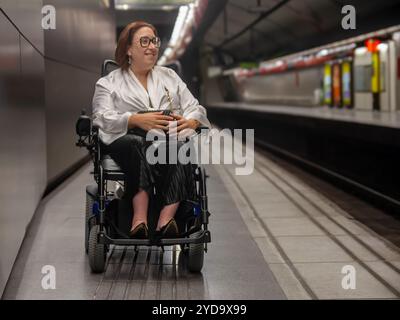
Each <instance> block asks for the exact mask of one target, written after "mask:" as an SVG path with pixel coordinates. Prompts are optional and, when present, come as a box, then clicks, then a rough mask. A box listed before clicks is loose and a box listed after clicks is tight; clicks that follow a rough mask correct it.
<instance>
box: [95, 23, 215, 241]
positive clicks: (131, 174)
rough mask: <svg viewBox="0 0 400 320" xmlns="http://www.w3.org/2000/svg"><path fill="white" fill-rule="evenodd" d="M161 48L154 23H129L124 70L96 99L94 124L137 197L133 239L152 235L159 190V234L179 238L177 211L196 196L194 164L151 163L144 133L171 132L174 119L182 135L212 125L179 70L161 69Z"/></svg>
mask: <svg viewBox="0 0 400 320" xmlns="http://www.w3.org/2000/svg"><path fill="white" fill-rule="evenodd" d="M159 47H160V38H159V37H158V36H157V31H156V29H155V27H154V26H153V25H151V24H148V23H146V22H143V21H137V22H133V23H130V24H129V25H127V26H126V27H125V29H124V30H123V31H122V33H121V35H120V37H119V40H118V44H117V48H116V52H115V59H116V62H117V63H118V65H119V68H118V69H116V70H114V71H112V72H110V73H109V74H108V75H107V76H105V77H103V78H101V79H100V80H99V81H98V82H97V83H96V88H95V93H94V97H93V119H94V120H93V123H94V125H96V126H98V128H99V137H100V140H101V142H102V150H103V152H105V153H107V154H109V155H110V156H111V157H112V158H113V159H114V161H115V162H117V164H118V165H119V166H120V167H121V169H122V170H123V171H124V173H125V174H126V176H127V181H126V191H125V196H128V197H132V206H133V219H132V227H131V231H130V236H131V237H132V238H140V239H143V238H148V235H149V232H148V226H147V221H148V219H147V218H148V217H147V214H148V209H149V197H150V194H151V192H152V190H153V188H155V189H156V194H157V196H158V199H157V200H158V203H159V204H160V207H161V210H160V214H159V219H158V223H157V227H156V235H157V236H160V237H163V238H173V237H176V236H177V235H178V227H177V223H176V221H175V220H174V216H175V213H176V212H177V209H178V207H179V204H180V202H181V201H183V200H186V199H192V198H193V197H194V196H195V183H194V179H193V172H192V168H191V164H190V163H189V164H181V163H179V161H178V162H177V164H163V165H162V164H156V165H150V164H149V163H148V161H147V160H146V148H147V147H148V142H146V139H145V137H144V136H143V134H142V135H141V134H139V133H140V132H144V133H145V132H147V131H149V130H151V129H158V130H163V131H165V132H168V130H169V128H170V126H171V123H172V121H175V125H176V126H177V132H178V134H182V133H184V131H185V129H186V131H187V129H193V130H195V129H196V128H197V127H199V126H200V125H201V126H205V127H211V126H210V122H209V121H208V119H207V114H206V110H205V108H204V107H203V106H201V105H199V103H198V101H197V100H196V99H195V98H194V97H193V95H192V94H191V93H190V91H189V90H188V88H187V86H186V84H185V83H184V82H183V81H182V80H181V79H180V77H179V76H178V75H177V74H176V73H175V71H173V70H172V69H170V68H166V67H162V66H157V65H156V62H157V59H158V53H159ZM165 110H169V111H170V113H166V112H164V111H165ZM144 111H145V112H144ZM148 111H154V112H148Z"/></svg>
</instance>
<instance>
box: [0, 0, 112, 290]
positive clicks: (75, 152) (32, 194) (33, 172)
mask: <svg viewBox="0 0 400 320" xmlns="http://www.w3.org/2000/svg"><path fill="white" fill-rule="evenodd" d="M107 3H111V5H112V1H100V0H87V1H75V0H74V1H62V0H59V1H58V0H57V1H46V0H43V1H39V0H12V1H11V0H3V1H2V2H1V9H2V12H0V136H1V139H0V148H1V150H2V152H1V153H0V178H1V180H2V184H1V186H0V201H1V207H0V252H2V257H1V259H0V293H1V292H2V291H3V289H4V287H5V285H6V282H7V279H8V277H9V275H10V272H11V269H12V265H13V263H14V261H15V258H16V256H17V254H18V250H19V248H20V245H21V243H22V240H23V238H24V236H25V232H26V228H27V226H28V224H29V222H30V220H31V219H32V216H33V214H34V212H35V209H36V207H37V206H38V204H39V202H40V199H41V197H42V195H43V192H44V191H45V189H46V186H47V185H48V184H49V183H51V182H53V181H54V180H55V179H57V178H58V177H60V176H62V175H63V173H65V172H66V170H68V169H69V168H70V167H71V166H73V165H74V164H76V163H78V162H79V161H80V160H81V159H82V158H83V157H84V155H85V154H86V153H85V151H84V150H79V149H78V148H77V147H76V146H75V141H76V136H75V121H76V119H77V117H78V116H79V114H80V111H81V109H82V108H86V109H88V111H90V110H91V100H92V96H93V92H94V85H95V82H96V81H97V80H98V78H99V77H100V67H101V63H102V61H103V60H104V59H106V58H110V57H112V56H113V53H114V50H115V44H116V39H115V38H116V36H115V34H116V27H115V19H114V17H115V13H114V10H113V9H110V8H108V7H107V6H106V4H107ZM47 4H50V5H53V6H54V7H55V9H56V29H54V30H52V29H48V30H43V28H42V18H43V16H44V15H43V14H42V8H43V6H44V5H47ZM82 205H83V204H82ZM38 285H40V284H38Z"/></svg>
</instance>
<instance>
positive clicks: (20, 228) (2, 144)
mask: <svg viewBox="0 0 400 320" xmlns="http://www.w3.org/2000/svg"><path fill="white" fill-rule="evenodd" d="M37 4H38V3H37ZM40 7H41V5H39V4H38V6H37V9H38V10H40ZM30 8H32V7H30ZM11 12H13V11H12V10H11ZM39 12H40V11H39ZM25 18H26V17H25ZM22 20H24V17H22V16H18V17H17V20H16V21H13V23H14V24H15V25H17V27H18V22H19V21H22ZM32 21H34V20H32ZM21 29H23V28H21ZM32 29H33V28H32ZM40 33H41V31H40V28H38V29H37V30H36V31H34V30H30V32H29V36H32V38H33V39H34V40H35V41H37V43H40V41H41V39H40ZM28 39H29V38H28ZM29 41H31V40H30V39H29ZM0 43H1V45H0V70H1V72H0V137H1V139H0V148H1V150H2V151H1V155H0V179H1V181H2V183H1V185H0V202H1V207H0V252H2V256H1V259H0V292H2V290H3V288H4V286H5V284H6V282H7V279H8V276H9V273H10V271H11V268H12V265H13V263H14V260H15V257H16V255H17V254H18V250H19V247H20V245H21V243H22V240H23V237H24V235H25V230H26V227H27V225H28V223H29V221H30V220H31V218H32V215H33V213H34V211H35V209H36V206H37V204H38V203H39V201H40V198H41V196H42V193H43V191H44V190H45V187H46V136H45V105H44V59H43V56H42V54H41V53H40V52H38V51H37V50H36V49H35V48H34V47H33V46H32V45H31V44H30V43H29V42H28V41H27V40H26V39H25V38H23V37H22V36H21V35H20V33H19V32H18V30H17V29H16V27H15V26H14V25H13V24H12V23H11V22H10V21H9V20H8V19H7V18H6V16H5V15H4V14H3V13H0Z"/></svg>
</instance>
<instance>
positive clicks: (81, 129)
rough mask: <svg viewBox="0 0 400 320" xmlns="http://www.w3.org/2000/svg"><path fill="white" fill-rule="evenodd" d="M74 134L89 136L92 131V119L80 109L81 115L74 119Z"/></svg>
mask: <svg viewBox="0 0 400 320" xmlns="http://www.w3.org/2000/svg"><path fill="white" fill-rule="evenodd" d="M75 130H76V134H77V135H78V136H80V137H87V136H90V134H91V132H92V119H90V117H89V116H88V115H86V112H85V110H82V113H81V115H80V116H79V118H78V120H77V121H76V125H75Z"/></svg>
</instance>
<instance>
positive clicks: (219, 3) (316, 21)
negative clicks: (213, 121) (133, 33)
mask: <svg viewBox="0 0 400 320" xmlns="http://www.w3.org/2000/svg"><path fill="white" fill-rule="evenodd" d="M115 1H116V5H117V3H118V2H119V3H122V4H123V3H129V5H130V6H131V7H130V8H129V9H128V10H117V13H116V14H117V26H118V29H119V30H121V29H122V28H123V26H125V25H126V24H128V23H129V22H131V21H135V20H139V19H140V20H145V21H148V22H150V23H152V24H154V25H155V26H156V28H157V29H158V31H159V34H160V37H161V39H162V41H163V44H164V46H165V45H166V44H167V43H168V40H169V37H170V36H171V33H172V30H173V27H174V23H175V20H176V17H177V15H178V10H179V5H181V4H184V3H188V2H192V1H185V0H175V1H174V0H172V1H171V0H150V1H141V0H115ZM135 2H136V3H139V4H140V3H142V4H143V3H147V5H145V6H143V5H141V6H140V5H137V4H136V7H135ZM208 3H209V7H210V9H208V10H210V11H212V10H214V11H217V12H213V15H212V16H213V19H210V18H209V16H210V14H206V15H205V18H204V19H203V20H204V21H203V26H202V28H200V29H201V30H202V32H201V36H200V37H194V38H193V39H194V40H193V41H194V43H193V44H192V45H202V44H204V45H206V46H208V47H210V48H213V49H214V51H215V52H218V53H219V54H220V53H222V55H223V56H225V57H228V59H226V60H224V59H222V63H223V64H235V63H238V62H241V61H260V60H265V59H268V58H273V57H277V56H280V55H284V54H288V53H292V52H296V51H301V50H304V49H309V48H312V47H315V46H319V45H323V44H327V43H330V42H334V41H337V40H342V39H345V38H350V37H354V36H356V35H359V34H362V33H366V32H370V31H374V30H377V29H380V28H384V27H388V26H391V25H395V24H399V22H400V21H399V19H398V17H399V16H400V1H399V0H382V1H365V0H353V1H349V0H249V1H242V0H209V1H208ZM349 4H350V5H353V6H354V7H355V8H356V29H355V30H344V29H343V28H342V27H341V21H342V18H343V17H344V14H342V13H341V10H342V7H343V6H345V5H349ZM210 11H209V13H210ZM162 49H164V48H162Z"/></svg>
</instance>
